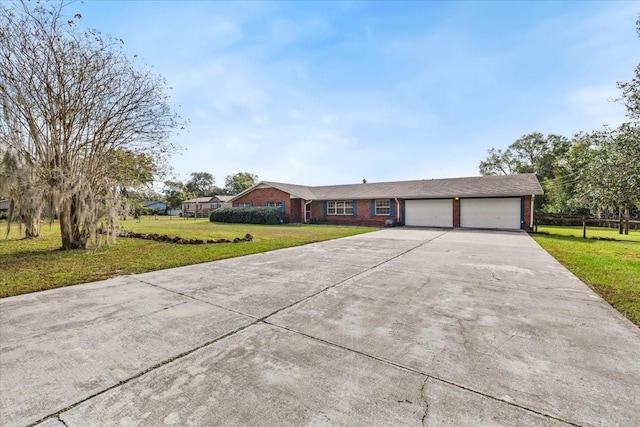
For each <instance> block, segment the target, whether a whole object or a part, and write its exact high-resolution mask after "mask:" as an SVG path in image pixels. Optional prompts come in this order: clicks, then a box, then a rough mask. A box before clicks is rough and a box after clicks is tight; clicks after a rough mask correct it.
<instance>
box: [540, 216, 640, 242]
mask: <svg viewBox="0 0 640 427" xmlns="http://www.w3.org/2000/svg"><path fill="white" fill-rule="evenodd" d="M538 225H565V226H582V237H585V238H586V237H587V225H591V226H593V227H608V228H617V229H618V233H619V234H629V229H633V230H639V229H640V220H637V219H635V218H630V217H622V218H597V217H595V216H586V215H585V216H581V215H560V214H545V213H543V214H536V215H534V221H533V231H534V232H537V231H538Z"/></svg>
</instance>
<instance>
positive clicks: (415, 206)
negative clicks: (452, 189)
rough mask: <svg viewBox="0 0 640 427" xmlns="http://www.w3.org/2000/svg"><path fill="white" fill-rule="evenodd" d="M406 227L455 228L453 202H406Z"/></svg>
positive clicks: (445, 200) (447, 200) (442, 200)
mask: <svg viewBox="0 0 640 427" xmlns="http://www.w3.org/2000/svg"><path fill="white" fill-rule="evenodd" d="M405 225H409V226H420V227H453V200H451V199H438V200H407V201H405Z"/></svg>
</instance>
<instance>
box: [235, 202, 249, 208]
mask: <svg viewBox="0 0 640 427" xmlns="http://www.w3.org/2000/svg"><path fill="white" fill-rule="evenodd" d="M236 207H238V208H250V207H252V205H251V203H238V204H237V206H236Z"/></svg>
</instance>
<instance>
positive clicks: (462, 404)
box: [0, 228, 640, 427]
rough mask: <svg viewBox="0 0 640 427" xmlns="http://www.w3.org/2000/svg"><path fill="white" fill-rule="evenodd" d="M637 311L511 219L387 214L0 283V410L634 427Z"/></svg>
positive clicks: (273, 421)
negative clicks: (306, 239)
mask: <svg viewBox="0 0 640 427" xmlns="http://www.w3.org/2000/svg"><path fill="white" fill-rule="evenodd" d="M639 355H640V329H638V328H637V327H635V326H634V325H632V324H631V323H630V322H629V321H628V320H626V319H624V318H623V317H622V316H621V315H619V314H618V313H617V312H616V311H615V310H613V309H612V308H611V307H610V306H609V305H608V304H606V303H605V302H604V301H603V300H602V299H600V298H599V297H598V296H597V295H596V294H594V293H593V292H592V291H591V290H590V289H589V288H587V286H585V285H584V284H583V283H581V282H580V281H579V280H577V279H576V278H575V277H574V276H573V275H572V274H571V273H569V272H568V271H567V270H566V269H565V268H564V267H562V266H561V265H560V264H558V263H557V262H556V261H555V260H554V259H553V258H552V257H551V256H549V255H548V254H547V253H546V252H545V251H543V250H542V249H541V248H540V247H539V246H538V245H537V244H536V243H535V242H534V241H533V240H532V239H531V238H530V237H529V236H528V235H527V234H525V233H520V232H496V231H467V230H454V231H447V230H427V229H408V228H395V229H388V230H383V231H378V232H374V233H371V234H366V235H361V236H355V237H349V238H345V239H339V240H333V241H329V242H323V243H316V244H311V245H307V246H303V247H297V248H289V249H284V250H279V251H274V252H269V253H265V254H257V255H251V256H246V257H242V258H235V259H229V260H224V261H217V262H212V263H207V264H200V265H195V266H190V267H183V268H176V269H171V270H165V271H159V272H153V273H147V274H140V275H135V276H127V277H120V278H116V279H111V280H106V281H103V282H97V283H91V284H86V285H80V286H73V287H69V288H63V289H57V290H52V291H46V292H40V293H36V294H30V295H24V296H18V297H13V298H5V299H2V300H0V425H3V426H21V425H28V424H38V423H41V424H40V425H42V426H53V427H63V426H68V427H71V426H92V425H96V426H97V425H99V426H103V425H118V426H128V425H144V426H157V425H165V424H166V425H207V426H213V425H233V426H236V425H258V426H259V425H263V426H273V425H349V426H358V425H362V426H373V425H402V426H405V425H409V426H422V425H451V426H465V425H468V426H479V425H508V426H514V425H522V426H560V425H611V426H616V425H619V426H633V425H640V410H639V409H638V408H640V356H639Z"/></svg>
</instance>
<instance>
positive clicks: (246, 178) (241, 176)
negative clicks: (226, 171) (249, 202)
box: [224, 172, 258, 195]
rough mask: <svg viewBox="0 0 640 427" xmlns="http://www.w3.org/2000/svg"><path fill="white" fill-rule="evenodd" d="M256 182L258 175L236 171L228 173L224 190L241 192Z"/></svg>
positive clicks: (235, 192)
mask: <svg viewBox="0 0 640 427" xmlns="http://www.w3.org/2000/svg"><path fill="white" fill-rule="evenodd" d="M256 182H258V175H255V174H252V173H249V172H238V173H236V174H233V175H229V176H228V177H227V178H226V179H225V180H224V183H225V186H224V188H225V190H226V192H227V194H230V195H236V194H240V193H242V192H243V191H244V190H246V189H247V188H250V187H252V186H254V185H255V184H256Z"/></svg>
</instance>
